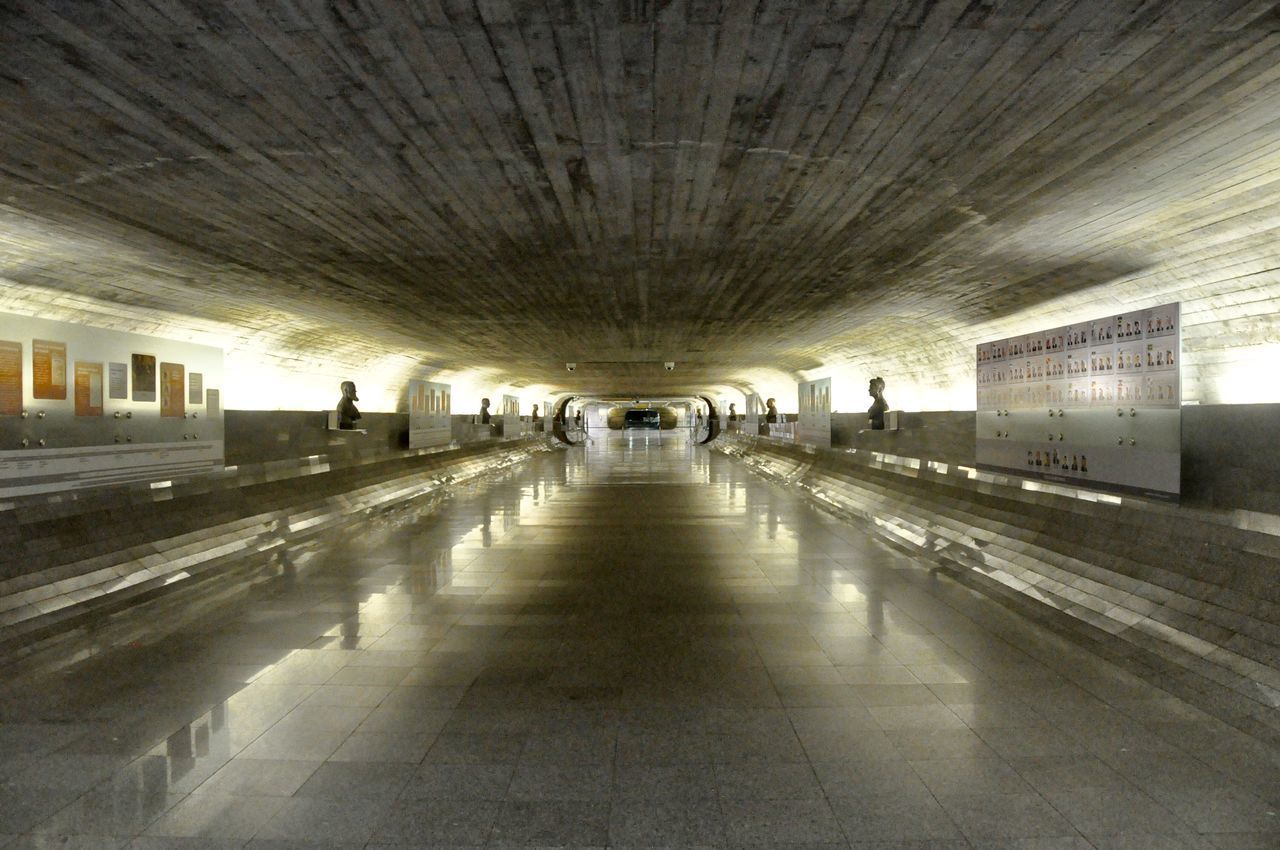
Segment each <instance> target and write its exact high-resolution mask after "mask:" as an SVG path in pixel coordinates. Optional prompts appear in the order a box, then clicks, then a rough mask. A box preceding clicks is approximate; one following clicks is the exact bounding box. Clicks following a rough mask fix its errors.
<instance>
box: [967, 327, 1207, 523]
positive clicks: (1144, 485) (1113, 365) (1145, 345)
mask: <svg viewBox="0 0 1280 850" xmlns="http://www.w3.org/2000/svg"><path fill="white" fill-rule="evenodd" d="M1180 339H1181V316H1180V311H1179V305H1178V304H1165V305H1162V306H1160V307H1153V308H1150V309H1146V310H1139V311H1136V312H1133V313H1126V314H1118V315H1114V316H1108V317H1106V318H1101V319H1089V320H1082V321H1079V322H1074V323H1072V324H1070V325H1063V326H1061V327H1057V328H1052V329H1049V330H1044V331H1037V332H1035V333H1030V334H1025V335H1022V336H1016V337H1009V338H1007V339H1001V340H995V341H993V342H987V343H982V344H981V345H979V346H978V348H977V410H978V412H977V447H976V448H977V461H978V466H979V467H981V468H983V469H991V470H999V471H1002V472H1014V473H1017V474H1018V475H1024V476H1027V477H1030V478H1040V479H1044V480H1049V481H1058V482H1064V483H1072V484H1085V485H1087V486H1089V487H1091V488H1095V489H1101V490H1113V491H1116V492H1124V493H1134V494H1138V495H1143V496H1150V497H1154V498H1160V499H1166V500H1176V499H1177V498H1178V495H1179V492H1180V490H1181V470H1182V408H1181V400H1182V393H1181V379H1180V369H1181V363H1182V354H1181V346H1180Z"/></svg>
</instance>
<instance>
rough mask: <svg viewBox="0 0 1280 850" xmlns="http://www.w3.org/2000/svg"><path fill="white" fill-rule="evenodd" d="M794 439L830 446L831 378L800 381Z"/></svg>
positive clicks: (822, 447) (821, 447)
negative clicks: (798, 415) (797, 417)
mask: <svg viewBox="0 0 1280 850" xmlns="http://www.w3.org/2000/svg"><path fill="white" fill-rule="evenodd" d="M799 392H800V398H799V403H800V406H799V411H800V417H799V421H798V422H797V423H796V424H797V428H796V441H797V442H800V443H808V444H809V445H811V446H816V447H818V448H820V449H829V448H831V379H830V378H819V379H818V380H816V381H801V382H800V390H799Z"/></svg>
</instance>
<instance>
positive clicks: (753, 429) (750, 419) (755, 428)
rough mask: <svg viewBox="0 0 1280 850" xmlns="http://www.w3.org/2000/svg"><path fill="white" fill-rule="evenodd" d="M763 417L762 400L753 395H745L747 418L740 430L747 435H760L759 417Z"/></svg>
mask: <svg viewBox="0 0 1280 850" xmlns="http://www.w3.org/2000/svg"><path fill="white" fill-rule="evenodd" d="M763 415H764V399H762V398H760V396H758V395H756V394H755V393H748V394H747V418H746V422H745V425H744V427H743V429H742V430H744V431H746V432H747V433H748V434H751V435H753V436H754V435H756V434H758V433H760V417H761V416H763Z"/></svg>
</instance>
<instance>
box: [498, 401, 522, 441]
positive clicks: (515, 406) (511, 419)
mask: <svg viewBox="0 0 1280 850" xmlns="http://www.w3.org/2000/svg"><path fill="white" fill-rule="evenodd" d="M522 427H523V423H522V422H521V421H520V399H519V397H517V396H513V395H504V396H503V397H502V435H503V436H504V437H518V436H520V432H521V430H522Z"/></svg>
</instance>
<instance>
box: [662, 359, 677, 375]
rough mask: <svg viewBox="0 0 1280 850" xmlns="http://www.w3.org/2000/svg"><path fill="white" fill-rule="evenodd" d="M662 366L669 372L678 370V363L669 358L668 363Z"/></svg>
mask: <svg viewBox="0 0 1280 850" xmlns="http://www.w3.org/2000/svg"><path fill="white" fill-rule="evenodd" d="M662 368H664V369H666V370H667V371H668V372H674V371H675V370H676V364H675V363H674V362H673V361H671V360H668V361H667V362H666V363H663V364H662Z"/></svg>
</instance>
